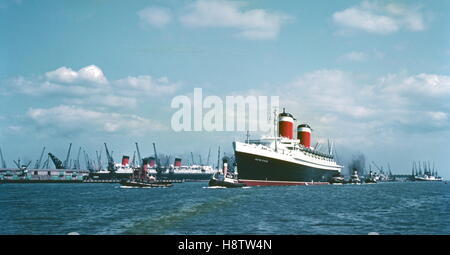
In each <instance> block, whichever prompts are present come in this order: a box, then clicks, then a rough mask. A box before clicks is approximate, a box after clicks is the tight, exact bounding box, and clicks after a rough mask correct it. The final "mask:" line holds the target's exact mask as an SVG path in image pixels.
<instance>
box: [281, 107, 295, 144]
mask: <svg viewBox="0 0 450 255" xmlns="http://www.w3.org/2000/svg"><path fill="white" fill-rule="evenodd" d="M293 129H294V117H293V116H292V114H290V113H287V112H285V111H284V108H283V112H282V113H280V115H279V117H278V135H279V136H281V137H286V138H289V139H292V138H294V134H293V132H294V130H293Z"/></svg>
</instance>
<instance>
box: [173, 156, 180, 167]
mask: <svg viewBox="0 0 450 255" xmlns="http://www.w3.org/2000/svg"><path fill="white" fill-rule="evenodd" d="M173 165H174V166H175V167H181V158H175V162H174V164H173Z"/></svg>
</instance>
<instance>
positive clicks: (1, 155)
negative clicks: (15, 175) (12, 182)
mask: <svg viewBox="0 0 450 255" xmlns="http://www.w3.org/2000/svg"><path fill="white" fill-rule="evenodd" d="M0 160H1V162H0V163H2V168H6V162H5V159H4V158H3V153H2V149H1V148H0Z"/></svg>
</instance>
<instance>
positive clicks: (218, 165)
mask: <svg viewBox="0 0 450 255" xmlns="http://www.w3.org/2000/svg"><path fill="white" fill-rule="evenodd" d="M219 169H220V146H219V151H218V154H217V170H219Z"/></svg>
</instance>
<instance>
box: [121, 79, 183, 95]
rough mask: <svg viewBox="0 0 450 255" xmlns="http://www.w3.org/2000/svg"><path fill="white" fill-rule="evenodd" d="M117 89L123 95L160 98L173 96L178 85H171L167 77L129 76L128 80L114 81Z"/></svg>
mask: <svg viewBox="0 0 450 255" xmlns="http://www.w3.org/2000/svg"><path fill="white" fill-rule="evenodd" d="M114 85H115V87H116V88H117V89H118V90H120V91H121V93H122V94H131V95H139V96H144V95H152V96H160V95H167V94H172V93H174V92H175V91H176V90H177V87H178V85H177V84H170V83H169V80H168V79H167V77H161V78H159V79H154V78H153V77H151V76H149V75H141V76H136V77H133V76H128V77H127V78H124V79H120V80H117V81H114Z"/></svg>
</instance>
